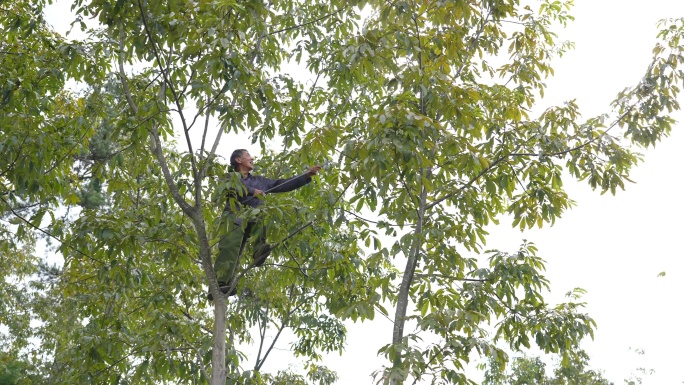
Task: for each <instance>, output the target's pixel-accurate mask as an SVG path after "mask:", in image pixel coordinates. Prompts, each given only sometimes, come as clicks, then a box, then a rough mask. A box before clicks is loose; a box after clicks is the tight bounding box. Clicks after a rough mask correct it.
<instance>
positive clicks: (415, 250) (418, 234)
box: [390, 186, 427, 385]
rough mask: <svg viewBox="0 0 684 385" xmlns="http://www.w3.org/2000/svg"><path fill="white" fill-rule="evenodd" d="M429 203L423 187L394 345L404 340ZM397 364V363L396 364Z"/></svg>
mask: <svg viewBox="0 0 684 385" xmlns="http://www.w3.org/2000/svg"><path fill="white" fill-rule="evenodd" d="M426 201H427V190H426V189H425V186H423V188H422V190H421V192H420V203H419V207H418V223H417V224H416V229H415V231H414V232H413V242H412V244H411V250H410V252H409V256H408V260H407V261H406V268H405V269H404V276H403V278H402V280H401V286H400V287H399V296H398V297H397V310H396V311H395V313H394V329H393V331H392V344H394V345H398V344H401V343H402V340H403V339H404V324H405V322H406V312H407V310H408V303H409V290H410V289H411V284H412V283H413V276H414V273H415V272H416V266H418V259H419V255H420V248H421V245H422V243H423V222H424V220H423V218H424V216H425V207H426ZM395 364H396V363H395ZM398 383H399V382H398V380H397V379H396V378H393V379H392V380H391V382H390V384H391V385H396V384H398Z"/></svg>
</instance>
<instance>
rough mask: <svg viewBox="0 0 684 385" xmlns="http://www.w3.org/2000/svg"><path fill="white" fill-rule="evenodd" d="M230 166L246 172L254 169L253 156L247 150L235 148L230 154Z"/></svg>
mask: <svg viewBox="0 0 684 385" xmlns="http://www.w3.org/2000/svg"><path fill="white" fill-rule="evenodd" d="M230 166H231V167H232V168H233V170H235V171H237V172H240V173H248V172H250V171H252V170H253V169H254V158H252V156H251V155H249V152H247V150H244V149H239V150H235V151H233V155H231V156H230Z"/></svg>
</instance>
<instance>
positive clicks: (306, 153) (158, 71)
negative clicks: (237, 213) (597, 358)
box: [0, 0, 684, 384]
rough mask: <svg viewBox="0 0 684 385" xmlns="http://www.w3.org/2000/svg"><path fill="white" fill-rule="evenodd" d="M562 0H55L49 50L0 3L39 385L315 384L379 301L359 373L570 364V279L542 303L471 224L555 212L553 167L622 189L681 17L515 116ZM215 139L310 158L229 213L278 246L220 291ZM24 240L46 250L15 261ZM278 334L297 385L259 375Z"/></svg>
mask: <svg viewBox="0 0 684 385" xmlns="http://www.w3.org/2000/svg"><path fill="white" fill-rule="evenodd" d="M570 5H571V2H559V1H553V2H551V1H542V2H541V3H540V4H539V6H538V7H537V8H536V9H533V8H532V7H530V6H523V5H521V4H520V2H519V1H517V0H496V1H484V2H467V1H449V2H445V1H426V2H410V1H399V2H393V3H387V2H380V1H358V2H348V1H340V0H334V1H313V2H312V1H298V0H291V1H281V2H262V1H256V0H254V1H247V2H235V1H230V0H226V1H224V0H217V1H199V2H193V1H186V0H168V1H154V2H150V1H142V0H140V1H131V2H125V1H109V0H76V1H74V2H73V10H74V11H75V12H76V15H77V19H76V20H75V21H74V27H75V28H81V30H82V31H81V32H83V35H84V37H83V38H82V39H81V40H77V41H67V40H66V39H64V38H63V37H61V36H59V35H57V34H55V33H54V32H52V31H50V29H49V28H48V26H47V25H46V23H45V22H44V19H43V16H42V7H43V6H44V2H29V1H15V2H12V3H11V4H5V3H2V5H1V7H3V11H4V12H2V13H0V15H1V16H0V22H1V23H2V26H3V30H6V31H8V33H6V34H5V36H4V37H3V40H2V42H1V44H2V46H0V51H1V53H0V61H1V63H0V64H1V66H0V92H1V94H0V126H2V127H3V128H4V127H8V129H6V130H5V129H3V130H2V132H0V150H1V151H2V153H3V154H7V156H3V157H0V215H2V218H3V219H5V218H7V219H8V220H9V222H8V223H7V224H6V223H4V222H3V223H2V224H1V225H0V235H1V238H0V258H1V259H2V260H1V261H2V262H3V264H2V265H0V266H2V267H0V273H1V274H2V278H3V279H4V280H0V283H1V284H0V285H2V286H0V290H2V293H3V296H4V295H5V293H9V294H7V295H8V298H11V301H10V302H7V304H5V303H4V302H3V304H2V305H0V316H2V318H0V323H1V324H2V325H5V326H7V327H8V328H9V330H11V334H10V336H8V337H5V336H3V342H4V341H8V342H9V343H10V344H11V346H12V349H14V350H17V349H29V347H28V345H27V342H26V341H28V339H29V338H30V337H35V338H37V339H38V340H39V341H40V347H39V348H38V349H35V350H32V354H33V355H34V356H35V357H36V360H37V362H40V364H39V365H40V366H41V368H42V369H44V371H45V372H46V373H47V374H48V375H49V377H50V381H51V383H55V384H60V383H65V384H66V383H75V382H76V383H121V384H126V383H135V384H153V383H161V382H195V383H212V384H219V383H220V384H223V383H225V382H226V378H228V379H229V380H230V381H233V382H236V383H245V384H248V383H254V384H261V383H292V384H304V383H323V384H330V383H333V382H334V381H335V380H336V376H335V374H334V373H331V372H330V371H328V370H327V369H326V368H325V367H322V366H318V364H317V363H316V362H317V361H318V360H320V359H321V357H322V354H323V353H326V352H336V351H340V352H341V351H342V350H343V347H344V341H345V337H346V333H347V330H346V329H345V327H344V325H343V323H342V321H344V320H352V321H354V322H355V321H363V320H367V319H373V318H374V317H375V316H376V312H380V313H381V314H382V315H384V316H389V311H388V308H390V310H392V309H393V310H394V328H393V338H392V340H391V341H388V345H386V346H384V347H381V348H380V354H383V355H384V356H386V357H387V358H388V365H387V366H386V367H384V368H383V369H382V370H381V371H380V372H378V376H379V380H380V381H382V382H389V383H394V384H396V383H402V382H404V381H406V380H407V379H409V378H413V379H415V380H416V381H417V380H419V379H423V380H427V379H428V378H429V379H431V380H432V381H433V382H435V383H437V382H445V383H469V382H472V381H471V380H469V379H468V378H467V377H466V375H465V374H464V368H465V365H467V363H468V362H469V360H470V357H471V355H473V354H479V355H484V356H491V355H495V356H497V357H499V359H502V357H503V356H504V353H503V350H502V349H501V348H499V347H498V345H497V344H500V343H501V344H507V345H508V346H509V347H510V348H511V349H513V350H522V349H525V348H528V347H531V344H532V343H535V344H536V345H537V346H538V347H539V348H541V349H542V350H543V351H545V352H552V353H558V354H561V356H562V357H563V359H564V360H565V361H567V362H570V361H572V360H573V359H577V357H578V356H577V354H576V353H575V352H576V347H577V344H578V343H579V342H580V341H581V339H582V338H584V337H586V336H592V335H593V329H594V327H595V324H594V322H593V320H592V319H591V318H590V317H589V316H588V315H586V314H583V313H582V307H583V304H582V303H578V302H575V300H576V299H577V295H578V294H581V292H576V293H573V294H572V296H571V297H572V298H571V301H570V302H569V303H565V304H558V305H550V304H548V303H546V302H545V300H544V294H545V290H546V289H547V288H548V285H549V283H548V281H547V280H546V279H545V277H544V276H543V270H544V262H543V260H542V259H541V258H540V257H539V256H537V250H536V247H535V246H534V245H533V244H532V243H529V242H525V243H523V245H522V246H521V248H520V250H518V251H517V252H507V251H501V250H491V251H486V249H485V244H486V239H487V235H488V234H487V231H486V230H485V228H486V227H487V226H488V225H490V224H496V223H497V221H498V218H499V217H500V216H502V215H507V214H509V215H512V216H513V221H514V226H516V227H519V228H520V229H521V230H523V229H528V228H532V227H534V226H543V225H545V224H553V223H554V222H555V220H556V219H558V218H560V217H561V216H562V214H563V213H564V212H565V210H567V209H568V208H570V207H571V206H572V200H571V199H570V197H568V195H567V193H566V192H565V190H564V189H563V181H564V178H567V177H573V178H576V179H579V180H585V181H587V182H588V183H589V184H590V186H592V187H593V188H595V189H599V190H600V191H601V192H602V193H605V192H608V191H610V192H611V193H613V194H614V193H615V192H616V191H617V188H624V184H625V181H629V172H630V170H631V168H632V167H633V166H635V165H636V164H637V163H638V161H639V159H640V158H639V154H638V153H637V152H636V149H637V148H638V147H639V146H642V147H646V146H651V145H655V144H656V143H657V142H658V141H660V140H661V139H662V138H663V137H665V136H667V135H668V133H669V132H670V130H671V127H672V124H673V120H672V118H671V117H670V115H669V114H670V113H671V112H672V111H674V110H676V109H678V108H679V104H678V102H677V96H678V93H679V84H680V83H681V81H682V73H681V70H680V69H679V68H680V67H681V65H680V64H681V62H682V59H683V56H682V52H681V49H682V46H681V45H680V44H679V41H680V37H681V35H682V32H684V21H682V20H672V21H670V24H664V25H662V32H661V34H660V35H659V38H660V42H659V44H658V46H657V47H656V48H655V49H654V52H653V54H654V57H653V61H652V64H651V65H650V66H649V68H648V69H647V72H646V74H645V76H644V78H643V79H642V81H641V82H640V83H639V84H638V85H637V86H635V87H632V88H627V89H625V90H624V91H622V92H621V93H619V94H618V97H617V98H616V100H615V102H614V103H613V106H612V107H613V111H611V113H608V114H605V115H601V116H598V117H595V118H590V119H587V120H585V121H582V120H581V115H580V112H579V111H578V108H577V105H576V104H575V103H574V102H572V101H571V102H568V103H566V104H565V105H562V106H556V107H551V108H548V109H547V110H545V111H543V112H541V113H540V114H538V116H534V114H533V112H532V111H533V106H534V105H535V103H536V102H537V100H538V98H540V97H543V95H544V90H545V84H544V79H545V78H546V77H548V76H550V75H552V74H553V69H552V68H551V66H550V61H551V59H552V58H553V57H554V56H556V55H562V54H563V53H564V52H565V51H566V50H567V49H569V48H571V45H568V44H565V43H560V44H559V43H557V42H556V41H555V39H556V35H555V33H554V32H553V28H555V27H556V26H558V25H564V24H565V23H567V22H568V21H570V20H572V17H571V16H570V15H569V13H568V10H569V8H570ZM364 7H365V8H364ZM361 9H364V11H363V12H362V11H361ZM5 11H6V12H5ZM84 20H92V21H93V25H92V28H91V27H89V26H88V25H86V24H85V22H84ZM494 63H497V64H494ZM289 65H297V66H298V67H297V68H299V69H300V70H301V71H302V72H305V70H306V72H307V74H306V75H309V76H310V77H311V78H312V79H315V80H314V81H313V82H311V81H309V80H307V79H302V78H301V77H300V76H299V75H301V74H300V73H289V70H288V69H287V68H288V66H289ZM68 81H75V82H77V83H76V85H77V87H78V89H79V91H78V92H75V91H70V88H69V87H68V86H67V84H68ZM213 126H216V127H217V128H218V132H219V135H217V137H216V141H215V142H214V143H213V144H212V143H209V142H208V141H207V138H208V137H209V135H208V134H210V130H209V128H210V127H213ZM231 132H232V133H237V134H241V135H249V136H250V137H251V139H252V141H253V143H255V144H256V143H258V144H259V145H260V147H261V150H262V153H263V158H262V159H261V160H260V162H261V165H262V166H263V170H264V171H263V174H264V175H265V176H268V177H273V178H276V177H289V176H293V175H296V174H298V173H299V172H300V170H301V169H302V165H310V164H323V163H325V164H327V166H326V169H325V170H324V172H323V173H322V176H321V177H320V178H316V179H317V180H316V182H315V183H312V185H309V186H307V187H306V188H303V189H300V190H298V191H296V192H293V193H289V194H283V195H280V196H277V195H276V196H267V197H266V199H265V200H266V202H265V203H266V204H265V205H263V206H261V207H259V208H257V209H254V210H243V211H242V212H241V215H243V216H244V218H250V217H252V216H257V215H259V216H264V217H265V218H266V219H267V222H268V223H269V239H270V240H272V241H277V242H278V243H279V244H278V247H277V248H276V249H275V250H274V252H273V255H272V256H271V257H270V259H269V262H268V263H267V265H266V267H265V268H260V269H254V268H253V266H252V265H251V263H250V262H251V261H250V260H249V258H248V257H247V258H244V259H243V260H242V261H240V265H239V271H238V274H239V276H240V278H241V279H240V280H239V285H238V292H239V295H238V296H237V297H235V298H234V299H230V300H229V301H228V302H227V304H226V298H225V297H223V296H220V295H219V294H218V290H217V283H216V278H215V274H214V272H213V269H212V261H213V259H212V258H213V257H212V255H213V254H214V253H215V245H216V242H217V240H218V239H219V237H220V236H221V235H222V231H225V230H224V229H221V228H220V223H221V221H220V208H222V207H223V205H224V199H225V197H226V193H227V191H228V190H229V189H230V188H231V186H234V183H235V181H233V180H230V178H224V176H225V175H226V170H227V169H228V167H227V165H226V164H225V163H227V162H225V161H223V160H222V159H221V158H220V156H219V155H220V154H218V153H217V148H219V146H220V141H219V140H220V139H221V135H222V134H223V133H231ZM271 141H277V142H279V143H280V142H282V143H283V149H282V151H278V153H277V154H274V153H271V152H268V151H267V150H266V148H267V147H268V146H269V143H270V142H271ZM229 145H230V144H229ZM223 146H224V147H225V143H224V144H223ZM37 234H42V235H45V236H46V237H47V239H49V240H52V241H57V242H58V243H57V245H56V246H57V251H58V252H59V253H60V255H61V257H62V258H63V264H61V265H60V266H59V267H57V268H42V269H41V268H39V267H40V266H41V263H40V259H39V258H37V257H36V256H35V252H34V249H33V247H34V245H35V240H36V235H37ZM251 252H252V250H251V246H249V247H248V248H247V250H246V252H245V255H246V256H249V255H251ZM13 255H18V257H17V258H10V256H13ZM483 255H484V256H488V257H489V261H488V263H486V262H485V263H484V264H483V263H482V261H481V260H480V258H481V257H482V256H483ZM10 259H11V260H12V262H11V263H7V264H5V262H6V261H9V260H10ZM398 261H405V262H406V266H405V267H403V268H401V269H400V268H398V267H397V266H398V265H397V263H398ZM43 265H44V264H43ZM483 266H484V267H483ZM31 278H33V281H31ZM29 282H32V283H31V285H28V283H29ZM27 285H28V286H27ZM29 286H30V288H31V290H30V291H27V292H24V289H25V288H27V287H29ZM207 286H208V287H209V290H211V291H212V293H214V294H215V296H214V297H215V301H214V302H213V303H212V307H213V313H212V312H211V311H210V310H209V308H208V307H207V303H206V301H205V299H204V298H205V297H206V290H207V289H206V288H207ZM24 303H25V304H26V307H25V309H24V308H22V309H21V311H20V312H18V313H16V312H13V311H12V310H13V309H12V307H18V306H19V305H21V304H24ZM32 319H35V320H37V321H40V322H38V323H36V325H38V326H35V327H32V325H30V320H32ZM406 324H409V325H413V326H415V327H416V328H415V330H414V331H413V332H406V331H405V330H406V329H405V326H406ZM285 329H289V330H291V331H292V335H293V342H292V343H291V349H292V351H293V355H294V356H296V357H298V358H300V359H302V360H305V361H306V362H308V367H307V370H308V373H307V374H306V375H301V374H298V373H290V372H284V371H277V370H275V371H273V373H276V374H272V373H267V372H266V371H265V370H263V365H264V362H265V360H266V359H267V358H268V356H269V352H270V351H271V349H272V348H273V346H274V344H275V343H276V342H278V338H279V336H280V335H281V333H282V332H283V331H284V330H285ZM267 332H268V333H267ZM270 332H273V333H270ZM224 335H225V338H224V337H223V336H224ZM270 335H275V336H276V337H275V338H274V339H273V340H272V339H271V338H269V337H268V336H270ZM424 341H435V342H430V343H427V342H424ZM240 344H258V346H260V347H261V349H259V352H258V353H257V355H256V357H253V356H250V357H248V356H246V355H245V354H244V353H242V352H240V351H238V350H237V346H239V345H240ZM534 364H535V363H534V362H532V363H530V365H532V366H534ZM248 366H250V367H251V368H248ZM521 370H522V369H521ZM525 370H527V369H525Z"/></svg>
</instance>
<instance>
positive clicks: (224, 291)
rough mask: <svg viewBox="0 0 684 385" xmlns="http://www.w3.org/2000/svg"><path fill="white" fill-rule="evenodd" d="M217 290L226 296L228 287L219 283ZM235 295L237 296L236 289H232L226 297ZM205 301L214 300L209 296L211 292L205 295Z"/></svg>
mask: <svg viewBox="0 0 684 385" xmlns="http://www.w3.org/2000/svg"><path fill="white" fill-rule="evenodd" d="M219 290H221V292H222V293H223V294H228V290H230V285H227V284H225V283H224V282H219ZM235 294H237V287H234V288H233V290H232V291H231V292H230V294H228V296H229V297H231V296H234V295H235ZM207 299H208V300H209V301H213V300H214V296H213V295H212V294H211V291H209V293H208V294H207Z"/></svg>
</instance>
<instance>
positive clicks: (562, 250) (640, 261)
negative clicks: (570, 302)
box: [47, 0, 684, 385]
mask: <svg viewBox="0 0 684 385" xmlns="http://www.w3.org/2000/svg"><path fill="white" fill-rule="evenodd" d="M69 7H70V5H69V2H68V1H60V2H58V3H57V4H56V5H53V6H52V7H51V8H50V9H49V11H48V12H47V17H48V20H49V22H50V23H51V24H52V25H53V26H54V27H55V28H56V29H57V30H58V31H65V30H66V29H68V23H69V22H70V21H71V20H72V18H71V16H70V11H69ZM571 13H572V14H573V15H574V16H575V18H576V20H575V21H574V22H572V23H570V24H569V26H568V27H567V28H566V29H564V30H561V31H559V34H560V37H561V39H565V40H570V41H574V42H575V43H576V48H575V49H574V50H573V51H570V52H569V53H567V54H566V55H564V56H563V57H562V58H559V59H557V60H556V61H555V63H554V65H553V67H554V70H555V74H556V75H555V77H553V78H551V79H548V80H547V84H548V88H547V90H546V97H545V99H544V100H543V101H541V103H539V108H540V109H541V108H546V107H548V106H550V105H555V104H559V103H562V102H564V101H568V100H571V99H577V102H578V104H579V106H580V111H582V112H583V114H584V118H590V117H593V116H596V115H599V114H601V113H604V112H609V108H610V102H611V101H612V100H613V99H614V97H615V96H616V94H617V93H618V92H619V91H620V90H622V89H623V88H625V87H628V86H632V85H635V84H637V83H638V82H639V80H640V79H641V77H642V75H643V74H644V73H645V71H646V66H647V65H648V63H649V61H650V58H651V49H652V48H653V45H654V43H655V37H656V34H657V31H658V29H657V26H656V24H657V22H658V20H660V19H664V18H680V17H684V1H681V0H650V1H643V0H642V1H638V0H593V1H592V0H575V7H574V8H573V9H572V10H571ZM680 100H682V102H683V103H684V98H680ZM533 116H534V115H533ZM677 120H678V121H684V116H683V114H682V113H679V114H678V115H677ZM221 147H222V148H224V149H234V148H247V149H249V150H250V151H251V152H252V154H253V155H258V148H256V147H255V146H252V145H251V143H250V142H249V140H248V139H247V138H235V137H232V136H229V137H226V138H224V142H223V143H222V146H221ZM226 153H227V154H229V153H230V151H226ZM643 153H644V155H645V161H644V163H642V164H641V165H639V166H638V167H637V168H636V169H635V170H634V171H633V173H632V175H631V179H632V180H634V181H635V182H636V184H630V185H627V186H626V191H619V192H618V194H617V195H616V196H611V195H610V194H606V195H600V193H599V192H597V191H592V190H591V189H590V187H589V186H588V185H587V184H585V183H581V184H580V183H569V182H568V183H566V186H567V190H568V193H569V194H570V197H571V198H572V199H573V200H575V201H576V203H577V206H576V207H575V208H573V209H572V210H570V211H569V212H567V213H566V214H565V215H564V217H563V218H561V219H560V220H558V221H557V222H556V225H555V226H553V227H550V228H544V229H542V230H533V231H526V232H524V233H521V232H520V231H518V230H516V229H512V228H511V227H510V226H508V225H507V224H506V221H502V225H501V226H498V227H494V228H491V229H490V232H491V237H490V238H489V241H488V244H487V246H488V248H496V249H501V250H508V251H513V250H516V249H517V247H518V246H519V245H520V243H521V241H522V239H528V240H530V241H532V242H534V243H536V244H537V246H538V248H539V255H540V256H542V257H543V258H545V259H546V261H547V277H548V278H549V279H550V281H551V285H552V290H551V293H550V295H549V296H548V299H549V301H550V302H558V301H562V300H564V297H563V296H564V294H565V293H566V292H568V291H570V290H572V289H573V288H575V287H581V288H584V289H586V290H587V294H586V295H585V297H584V300H585V301H586V302H587V311H588V313H589V314H590V315H591V316H592V317H593V318H594V319H595V320H596V322H597V323H598V330H597V332H596V335H595V339H594V340H593V341H587V343H586V344H585V345H584V347H585V348H586V350H587V351H588V353H589V355H590V357H591V365H592V367H594V368H596V369H600V370H604V371H605V377H606V378H608V379H609V380H611V381H613V382H615V384H622V383H623V380H624V379H627V378H630V377H631V376H632V375H633V374H638V372H637V371H636V369H637V368H640V367H641V368H645V369H648V370H650V369H653V370H654V373H653V374H650V375H646V376H645V375H643V374H642V375H640V376H641V377H642V378H643V380H644V382H643V383H644V384H678V383H684V350H683V349H684V331H683V329H682V326H683V325H684V322H682V313H681V308H682V305H683V304H684V301H683V300H682V296H683V295H684V252H683V251H682V246H681V244H680V242H681V241H682V238H684V231H683V230H684V226H682V218H684V203H683V202H682V199H681V193H682V190H683V187H684V182H682V179H681V178H682V175H683V174H684V173H683V172H682V170H683V168H684V160H683V158H682V153H684V132H682V131H681V124H680V125H679V127H675V129H674V130H673V132H672V135H671V137H670V138H667V139H666V140H665V141H664V142H663V143H661V144H659V145H658V146H657V148H656V149H655V150H653V149H649V150H647V151H643ZM680 237H681V238H680ZM661 272H665V273H666V275H665V276H664V277H658V275H659V273H661ZM390 313H392V310H390ZM348 327H349V334H348V335H349V338H348V342H347V349H346V351H345V353H344V355H343V356H339V355H329V356H326V358H325V360H324V364H325V365H327V366H329V367H330V368H331V369H333V370H336V371H337V372H338V374H339V375H340V381H339V382H338V383H339V384H342V385H346V384H370V383H371V379H370V374H371V373H372V372H373V371H374V370H377V369H378V368H380V366H381V365H382V364H383V363H384V361H383V360H381V359H380V358H378V357H377V356H376V352H377V350H378V348H379V347H380V346H382V345H384V344H386V343H388V342H390V341H391V327H392V325H391V322H390V321H389V320H387V319H385V318H382V317H378V318H376V320H375V321H373V322H367V323H364V324H349V325H348ZM637 349H638V350H643V354H637V353H636V352H635V350H637ZM290 359H291V353H290V352H289V351H288V350H287V344H286V343H281V344H280V345H279V349H278V350H277V351H276V352H275V353H274V356H273V357H272V358H270V359H269V362H267V364H266V366H265V368H264V369H265V370H267V371H269V370H278V369H281V368H282V364H284V363H285V362H290Z"/></svg>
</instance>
